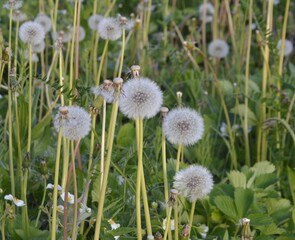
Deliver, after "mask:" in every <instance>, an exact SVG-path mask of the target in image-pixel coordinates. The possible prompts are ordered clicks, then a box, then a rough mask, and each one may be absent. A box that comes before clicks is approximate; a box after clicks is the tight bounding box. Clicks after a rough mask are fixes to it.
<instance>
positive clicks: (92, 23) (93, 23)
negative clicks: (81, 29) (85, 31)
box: [88, 14, 103, 31]
mask: <svg viewBox="0 0 295 240" xmlns="http://www.w3.org/2000/svg"><path fill="white" fill-rule="evenodd" d="M102 19H103V16H101V15H99V14H94V15H91V16H90V18H89V19H88V26H89V27H90V29H92V30H94V31H97V30H98V25H99V23H100V21H101V20H102Z"/></svg>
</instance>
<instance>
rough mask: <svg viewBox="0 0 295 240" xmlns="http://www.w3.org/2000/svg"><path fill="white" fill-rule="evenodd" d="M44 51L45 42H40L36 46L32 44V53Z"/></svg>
mask: <svg viewBox="0 0 295 240" xmlns="http://www.w3.org/2000/svg"><path fill="white" fill-rule="evenodd" d="M44 49H45V41H42V42H40V43H38V44H34V45H33V46H32V50H33V52H35V53H40V52H43V51H44Z"/></svg>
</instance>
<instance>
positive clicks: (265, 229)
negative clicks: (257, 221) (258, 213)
mask: <svg viewBox="0 0 295 240" xmlns="http://www.w3.org/2000/svg"><path fill="white" fill-rule="evenodd" d="M257 229H259V230H260V232H261V234H262V235H274V234H282V233H283V232H285V231H284V230H283V229H281V228H278V227H277V226H276V225H275V224H274V223H272V224H270V225H267V226H258V227H257Z"/></svg>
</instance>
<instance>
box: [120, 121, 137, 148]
mask: <svg viewBox="0 0 295 240" xmlns="http://www.w3.org/2000/svg"><path fill="white" fill-rule="evenodd" d="M134 141H135V128H134V125H133V123H126V124H124V125H123V126H122V127H120V129H119V132H118V137H117V144H118V145H120V146H122V147H127V146H130V145H131V144H132V143H133V142H134Z"/></svg>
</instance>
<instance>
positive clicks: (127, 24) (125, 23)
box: [117, 14, 134, 31]
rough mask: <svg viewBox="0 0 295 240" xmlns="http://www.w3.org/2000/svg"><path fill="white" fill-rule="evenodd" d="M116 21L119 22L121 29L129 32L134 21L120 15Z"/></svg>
mask: <svg viewBox="0 0 295 240" xmlns="http://www.w3.org/2000/svg"><path fill="white" fill-rule="evenodd" d="M117 21H118V22H119V25H120V27H121V29H125V30H127V31H130V30H131V29H132V28H133V27H134V21H133V20H132V19H128V18H126V17H124V16H121V15H120V14H119V15H118V16H117Z"/></svg>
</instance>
